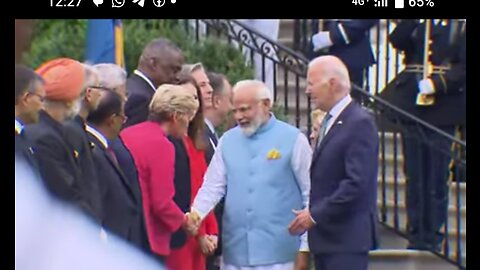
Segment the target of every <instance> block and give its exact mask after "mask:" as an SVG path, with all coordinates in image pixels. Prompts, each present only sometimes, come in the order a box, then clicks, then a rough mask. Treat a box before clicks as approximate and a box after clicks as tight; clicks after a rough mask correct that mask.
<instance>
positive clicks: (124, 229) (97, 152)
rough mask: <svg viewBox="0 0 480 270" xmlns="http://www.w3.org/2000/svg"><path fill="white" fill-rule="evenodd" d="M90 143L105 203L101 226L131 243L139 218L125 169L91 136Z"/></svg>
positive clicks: (103, 204)
mask: <svg viewBox="0 0 480 270" xmlns="http://www.w3.org/2000/svg"><path fill="white" fill-rule="evenodd" d="M88 139H89V140H90V141H91V142H92V143H93V144H94V145H95V147H94V149H93V160H94V163H95V166H96V169H97V172H98V177H99V179H100V180H101V181H100V182H99V189H100V194H101V199H102V206H103V216H102V224H103V226H105V227H106V228H107V229H109V230H110V231H112V232H113V233H115V234H117V235H118V236H120V237H122V238H123V239H125V240H129V239H131V234H132V230H133V229H134V227H135V223H136V222H137V220H138V217H139V215H140V213H139V211H138V207H137V203H140V202H137V201H136V199H135V195H134V191H133V188H132V187H131V186H130V183H129V181H128V179H127V178H126V177H125V175H124V173H123V170H122V168H120V166H119V164H117V163H116V162H115V160H114V159H113V157H112V156H111V155H110V154H109V153H108V152H107V149H106V148H105V146H104V145H103V144H102V143H101V142H100V141H99V140H98V139H97V138H96V137H95V136H93V135H92V134H88Z"/></svg>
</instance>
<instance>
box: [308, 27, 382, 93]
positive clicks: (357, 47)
mask: <svg viewBox="0 0 480 270" xmlns="http://www.w3.org/2000/svg"><path fill="white" fill-rule="evenodd" d="M377 23H378V20H366V19H355V20H352V19H342V20H325V22H324V23H321V25H319V22H318V21H317V20H314V21H313V27H312V31H313V33H316V34H314V35H313V37H312V57H311V58H315V57H318V56H320V55H334V56H336V57H338V58H340V59H341V60H342V61H343V62H344V63H345V65H346V66H347V69H348V73H349V76H350V79H351V80H352V82H353V83H354V84H356V85H358V86H359V87H360V88H364V81H365V77H366V72H367V69H368V67H370V66H371V65H373V64H374V63H375V58H374V56H373V52H372V46H371V45H370V38H369V34H368V32H369V31H370V29H372V27H373V26H375V25H376V24H377ZM321 27H323V29H319V28H321ZM367 90H368V89H367ZM351 95H352V97H353V98H354V99H355V100H356V101H360V97H361V95H360V94H359V93H357V92H356V91H353V92H352V93H351Z"/></svg>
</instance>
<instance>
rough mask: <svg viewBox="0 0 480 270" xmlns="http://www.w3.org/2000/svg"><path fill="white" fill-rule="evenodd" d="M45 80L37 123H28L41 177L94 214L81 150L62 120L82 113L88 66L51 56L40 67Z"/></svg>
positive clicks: (55, 191)
mask: <svg viewBox="0 0 480 270" xmlns="http://www.w3.org/2000/svg"><path fill="white" fill-rule="evenodd" d="M36 72H37V74H38V75H40V76H41V77H42V78H43V80H44V81H45V84H44V88H45V97H44V108H45V110H43V111H40V117H39V121H38V123H37V124H34V125H30V126H29V125H27V126H26V127H25V136H26V138H27V139H29V140H30V141H31V142H32V149H33V151H34V152H35V156H36V157H37V161H38V165H39V166H38V167H39V169H40V175H41V178H42V180H43V182H44V184H45V186H46V188H47V190H49V191H50V192H51V194H52V195H54V196H55V197H57V198H59V199H61V200H63V201H67V202H70V203H72V204H73V205H75V206H77V207H79V208H80V209H82V210H83V212H84V213H86V214H87V215H88V216H95V214H96V213H95V211H94V209H92V207H91V205H90V203H89V200H88V198H87V197H86V196H85V194H88V189H87V187H86V186H85V185H84V184H83V183H82V181H81V172H80V169H79V166H78V164H79V163H78V157H79V153H78V152H77V151H75V150H73V149H72V147H71V146H70V145H69V144H68V140H67V138H66V134H65V130H64V127H63V124H64V123H65V122H66V121H68V120H70V119H72V118H73V117H74V116H75V115H77V114H78V113H79V110H80V104H81V99H80V95H81V91H82V89H83V88H84V85H85V75H86V72H85V67H84V66H83V65H82V64H81V63H80V62H78V61H76V60H73V59H69V58H59V59H54V60H51V61H49V62H47V63H45V64H43V65H41V66H40V67H39V68H38V69H37V70H36Z"/></svg>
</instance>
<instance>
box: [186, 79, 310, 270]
mask: <svg viewBox="0 0 480 270" xmlns="http://www.w3.org/2000/svg"><path fill="white" fill-rule="evenodd" d="M233 92H234V94H233V106H234V109H233V113H234V117H235V119H236V121H237V123H238V126H236V127H235V128H233V129H230V130H229V131H227V132H226V133H225V134H224V135H223V136H222V138H220V141H219V143H218V146H217V149H216V151H215V154H214V155H213V158H212V160H211V162H210V165H209V167H208V170H207V172H206V175H205V181H204V183H203V185H202V187H201V188H200V190H199V192H198V194H197V196H196V198H195V200H194V202H193V206H192V211H191V215H192V217H194V216H198V217H199V218H200V220H201V219H203V218H204V217H205V216H206V215H207V214H208V213H209V212H210V211H212V209H213V208H214V207H215V205H216V204H217V203H218V202H219V201H220V200H221V199H222V198H223V197H225V206H224V207H225V208H224V212H223V228H222V246H223V250H222V254H223V261H224V264H225V265H224V267H222V268H221V269H225V270H247V269H248V270H291V269H293V268H294V267H295V263H294V261H295V259H296V258H301V259H302V261H303V262H304V263H305V262H306V261H308V253H304V252H303V251H308V245H307V241H306V240H307V239H306V234H304V235H302V236H301V237H299V236H292V235H289V233H288V231H287V227H288V224H289V223H290V222H291V221H292V220H293V219H294V218H295V215H294V213H293V212H292V209H297V210H299V209H303V208H304V207H308V197H309V192H310V176H309V167H310V162H311V156H312V151H311V148H310V146H309V144H308V140H307V138H306V136H305V135H303V134H302V133H301V132H300V130H298V129H297V128H295V127H293V126H291V125H289V124H287V123H284V122H282V121H279V120H277V119H276V118H275V116H274V115H273V114H272V113H271V112H270V110H271V106H272V96H271V94H270V93H271V92H270V90H269V89H268V87H267V86H266V85H265V84H264V83H263V82H260V81H251V80H247V81H241V82H238V83H237V84H236V85H235V86H234V89H233ZM279 134H281V136H279Z"/></svg>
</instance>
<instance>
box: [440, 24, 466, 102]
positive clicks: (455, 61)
mask: <svg viewBox="0 0 480 270" xmlns="http://www.w3.org/2000/svg"><path fill="white" fill-rule="evenodd" d="M466 43H467V42H466V32H463V34H462V35H461V36H460V40H459V43H458V46H454V47H453V48H451V49H453V50H455V52H453V53H452V54H453V55H452V56H453V57H452V59H451V60H450V63H451V69H450V70H448V71H447V72H446V73H445V74H433V75H432V76H431V79H432V81H433V84H434V86H435V93H436V94H437V95H445V94H455V93H460V92H463V91H465V90H466V89H464V86H465V84H466V80H467V48H466Z"/></svg>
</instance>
